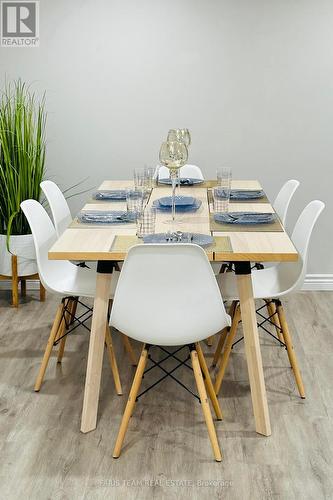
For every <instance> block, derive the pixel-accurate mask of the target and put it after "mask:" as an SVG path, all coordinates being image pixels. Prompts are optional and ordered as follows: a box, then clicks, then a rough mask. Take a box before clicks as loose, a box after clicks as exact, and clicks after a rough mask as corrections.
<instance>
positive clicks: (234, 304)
mask: <svg viewBox="0 0 333 500" xmlns="http://www.w3.org/2000/svg"><path fill="white" fill-rule="evenodd" d="M237 304H238V300H233V301H232V303H231V305H230V307H229V311H228V314H229V316H230V317H231V319H234V314H235V311H236V307H237Z"/></svg>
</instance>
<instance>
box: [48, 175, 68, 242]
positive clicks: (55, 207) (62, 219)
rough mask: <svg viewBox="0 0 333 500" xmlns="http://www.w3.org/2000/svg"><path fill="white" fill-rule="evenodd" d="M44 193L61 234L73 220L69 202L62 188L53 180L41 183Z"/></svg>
mask: <svg viewBox="0 0 333 500" xmlns="http://www.w3.org/2000/svg"><path fill="white" fill-rule="evenodd" d="M40 187H41V188H42V191H43V193H44V194H45V197H46V199H47V201H48V204H49V205H50V209H51V212H52V218H53V223H54V226H55V228H56V231H57V235H58V236H60V235H61V234H62V233H63V232H64V231H65V229H66V228H67V227H68V226H69V224H70V223H71V222H72V215H71V212H70V210H69V206H68V203H67V201H66V199H65V197H64V195H63V194H62V192H61V190H60V189H59V187H58V186H57V184H55V183H54V182H52V181H43V182H41V184H40Z"/></svg>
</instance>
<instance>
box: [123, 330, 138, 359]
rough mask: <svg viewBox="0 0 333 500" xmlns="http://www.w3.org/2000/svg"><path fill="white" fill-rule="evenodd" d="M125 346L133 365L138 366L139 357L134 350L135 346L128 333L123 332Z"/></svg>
mask: <svg viewBox="0 0 333 500" xmlns="http://www.w3.org/2000/svg"><path fill="white" fill-rule="evenodd" d="M121 337H122V340H123V344H124V347H125V349H126V352H127V354H128V357H129V359H130V362H131V365H132V366H137V364H138V358H137V356H136V354H135V352H134V349H133V346H132V344H131V341H130V339H129V338H128V337H127V335H124V334H122V335H121Z"/></svg>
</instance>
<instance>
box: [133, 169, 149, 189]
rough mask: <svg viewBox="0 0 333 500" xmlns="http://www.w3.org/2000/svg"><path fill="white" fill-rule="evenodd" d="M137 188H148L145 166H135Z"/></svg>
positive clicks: (135, 184)
mask: <svg viewBox="0 0 333 500" xmlns="http://www.w3.org/2000/svg"><path fill="white" fill-rule="evenodd" d="M133 178H134V187H135V189H146V188H147V171H146V169H145V168H135V169H134V171H133Z"/></svg>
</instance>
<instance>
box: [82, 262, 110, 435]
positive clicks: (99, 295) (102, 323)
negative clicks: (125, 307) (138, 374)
mask: <svg viewBox="0 0 333 500" xmlns="http://www.w3.org/2000/svg"><path fill="white" fill-rule="evenodd" d="M112 268H113V263H112V262H111V261H105V262H104V261H100V262H98V266H97V278H96V296H95V300H94V310H93V317H92V323H91V333H90V341H89V352H88V362H87V373H86V385H85V389H84V400H83V409H82V419H81V432H89V431H92V430H94V429H96V422H97V410H98V398H99V390H100V384H101V375H102V364H103V354H104V342H105V328H106V323H107V313H108V306H109V298H110V288H111V276H112V274H111V273H112Z"/></svg>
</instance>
